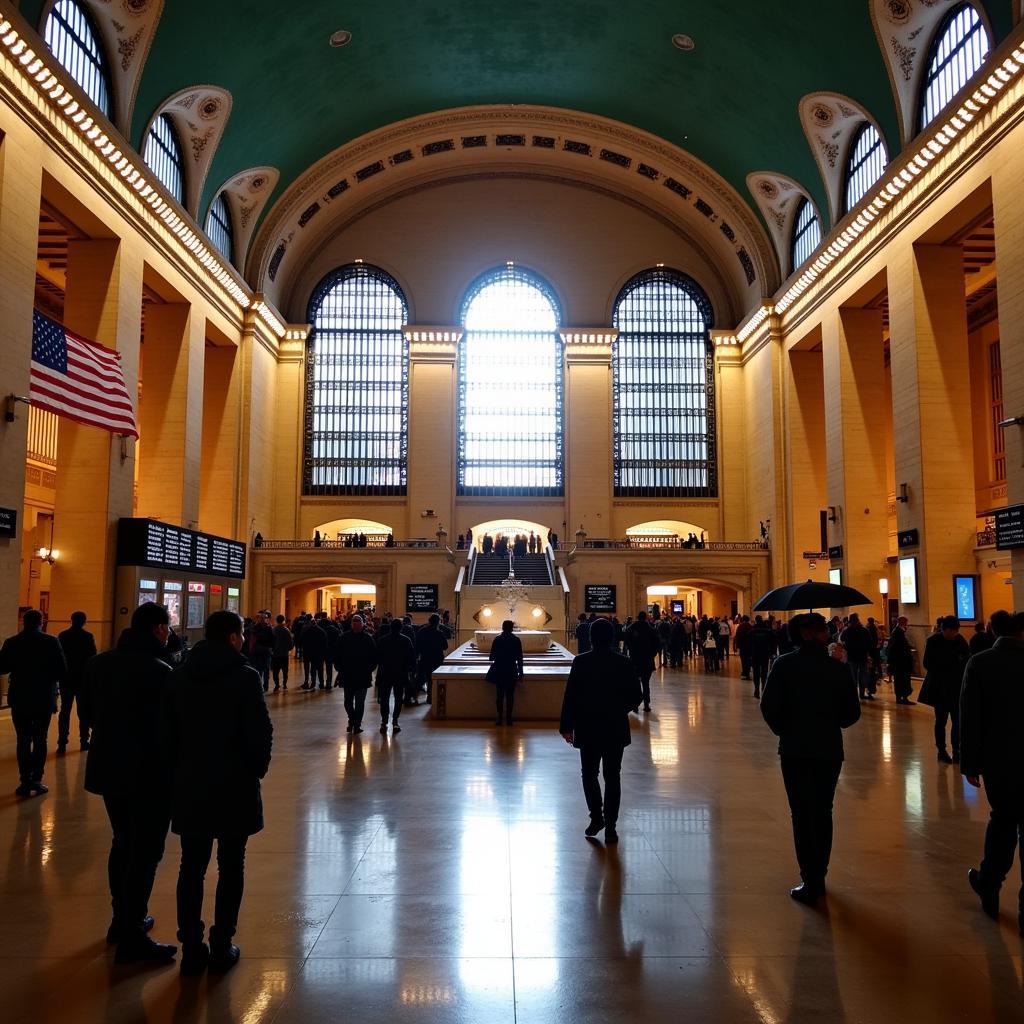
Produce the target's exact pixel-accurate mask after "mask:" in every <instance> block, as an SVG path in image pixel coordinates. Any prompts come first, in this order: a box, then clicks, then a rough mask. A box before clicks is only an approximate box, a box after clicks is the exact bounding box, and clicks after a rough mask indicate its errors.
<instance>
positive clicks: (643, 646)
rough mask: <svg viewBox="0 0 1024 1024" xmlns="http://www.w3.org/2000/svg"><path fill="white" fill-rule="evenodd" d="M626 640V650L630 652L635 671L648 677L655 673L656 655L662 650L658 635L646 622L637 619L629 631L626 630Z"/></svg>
mask: <svg viewBox="0 0 1024 1024" xmlns="http://www.w3.org/2000/svg"><path fill="white" fill-rule="evenodd" d="M624 639H625V641H626V650H627V651H629V658H630V661H632V662H633V667H634V671H636V672H639V673H640V674H641V675H647V674H649V673H651V672H653V671H654V655H655V653H656V652H657V651H658V650H659V649H660V646H661V645H660V643H659V641H658V634H657V633H655V632H654V628H653V627H652V626H651V624H650V623H649V622H647V621H646V620H641V619H637V620H636V622H634V623H633V625H632V626H630V627H629V629H627V630H626V633H625V636H624Z"/></svg>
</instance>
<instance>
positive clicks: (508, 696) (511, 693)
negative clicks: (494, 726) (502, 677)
mask: <svg viewBox="0 0 1024 1024" xmlns="http://www.w3.org/2000/svg"><path fill="white" fill-rule="evenodd" d="M494 691H495V697H494V699H495V703H496V704H497V708H498V721H499V722H500V721H501V716H502V706H504V709H505V710H504V715H505V722H506V724H511V722H512V705H513V703H514V702H515V695H516V684H515V683H496V684H495V687H494Z"/></svg>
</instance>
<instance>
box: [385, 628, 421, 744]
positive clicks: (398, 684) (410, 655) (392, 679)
mask: <svg viewBox="0 0 1024 1024" xmlns="http://www.w3.org/2000/svg"><path fill="white" fill-rule="evenodd" d="M415 667H416V649H415V648H414V647H413V645H412V641H411V640H410V639H409V638H408V637H407V636H405V635H404V634H403V632H402V620H401V619H392V620H391V623H390V624H389V626H388V629H387V631H386V632H385V633H383V635H382V636H380V637H379V638H378V640H377V701H378V703H379V704H380V731H381V732H382V733H386V732H387V731H388V715H389V713H390V715H391V726H392V732H396V733H397V732H401V731H402V727H401V726H400V725H399V724H398V717H399V715H401V713H402V704H403V702H404V700H405V690H406V687H407V686H408V685H409V676H410V674H411V673H412V671H413V669H414V668H415ZM392 694H394V698H395V705H394V711H391V696H392Z"/></svg>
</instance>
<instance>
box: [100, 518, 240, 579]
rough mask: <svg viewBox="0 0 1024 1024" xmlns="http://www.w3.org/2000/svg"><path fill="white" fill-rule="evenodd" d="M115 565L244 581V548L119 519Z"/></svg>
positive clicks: (232, 542) (174, 528)
mask: <svg viewBox="0 0 1024 1024" xmlns="http://www.w3.org/2000/svg"><path fill="white" fill-rule="evenodd" d="M117 564H118V565H144V566H149V567H153V568H157V569H177V570H179V571H181V572H195V573H201V574H202V575H205V576H233V577H234V578H235V579H240V580H241V579H245V545H244V544H243V543H241V542H240V541H237V540H230V539H229V538H227V537H215V536H213V534H209V533H199V532H198V531H196V530H186V529H185V528H184V527H181V526H172V525H170V524H168V523H161V522H158V521H157V520H155V519H121V520H120V521H119V522H118V524H117Z"/></svg>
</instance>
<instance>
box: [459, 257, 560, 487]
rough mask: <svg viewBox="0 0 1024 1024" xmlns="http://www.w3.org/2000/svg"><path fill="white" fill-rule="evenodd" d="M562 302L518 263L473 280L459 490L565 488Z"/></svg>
mask: <svg viewBox="0 0 1024 1024" xmlns="http://www.w3.org/2000/svg"><path fill="white" fill-rule="evenodd" d="M558 323H559V312H558V302H557V300H556V299H555V295H554V293H553V292H552V290H551V288H550V287H549V286H548V285H547V284H546V283H545V282H544V281H542V280H541V279H540V278H539V277H537V276H536V275H534V274H531V273H530V272H529V271H526V270H523V269H521V268H519V267H516V266H513V265H511V264H509V265H507V266H504V267H501V268H499V269H497V270H492V271H490V272H488V273H486V274H484V275H482V276H481V277H479V278H477V280H476V281H474V282H473V284H472V286H471V287H470V289H469V292H468V293H467V295H466V298H465V300H464V302H463V306H462V324H463V327H464V328H465V334H464V335H463V338H462V341H461V343H460V345H459V458H458V492H459V494H525V495H534V496H544V495H555V496H557V495H560V494H561V493H562V343H561V339H560V338H559V336H558Z"/></svg>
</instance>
